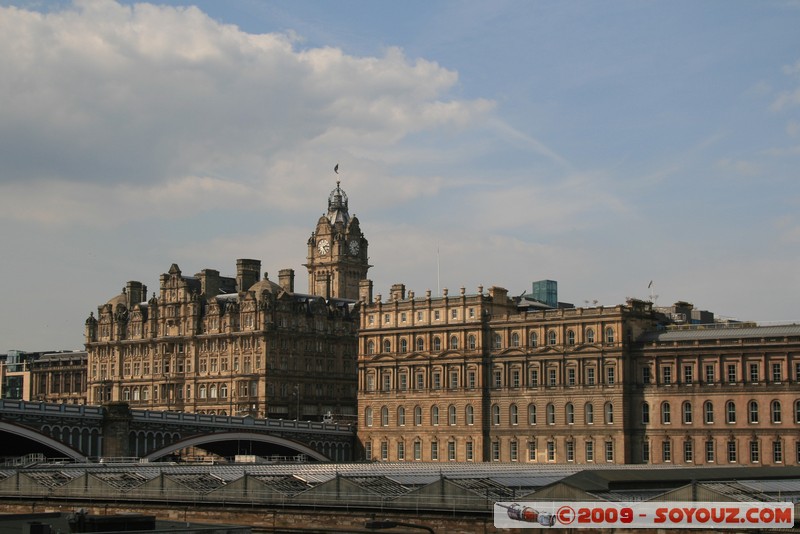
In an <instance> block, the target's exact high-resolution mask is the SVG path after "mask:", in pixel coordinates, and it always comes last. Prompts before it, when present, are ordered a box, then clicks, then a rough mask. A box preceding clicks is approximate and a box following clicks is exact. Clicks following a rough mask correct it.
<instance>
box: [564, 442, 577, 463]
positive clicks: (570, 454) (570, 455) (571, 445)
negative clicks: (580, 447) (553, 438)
mask: <svg viewBox="0 0 800 534" xmlns="http://www.w3.org/2000/svg"><path fill="white" fill-rule="evenodd" d="M566 445H567V461H568V462H574V461H575V442H574V441H567V443H566Z"/></svg>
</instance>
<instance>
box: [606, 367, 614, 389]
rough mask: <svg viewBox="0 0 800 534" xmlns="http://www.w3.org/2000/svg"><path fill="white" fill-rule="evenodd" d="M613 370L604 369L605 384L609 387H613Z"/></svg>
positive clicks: (611, 368) (609, 368) (610, 368)
mask: <svg viewBox="0 0 800 534" xmlns="http://www.w3.org/2000/svg"><path fill="white" fill-rule="evenodd" d="M614 374H615V373H614V368H613V367H606V384H608V385H609V386H612V385H614Z"/></svg>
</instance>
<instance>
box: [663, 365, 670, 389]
mask: <svg viewBox="0 0 800 534" xmlns="http://www.w3.org/2000/svg"><path fill="white" fill-rule="evenodd" d="M661 383H662V384H664V385H669V384H672V367H662V368H661Z"/></svg>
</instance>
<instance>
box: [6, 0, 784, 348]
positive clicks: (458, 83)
mask: <svg viewBox="0 0 800 534" xmlns="http://www.w3.org/2000/svg"><path fill="white" fill-rule="evenodd" d="M797 28H800V1H797V0H764V1H761V2H751V1H743V0H704V1H699V2H698V1H688V0H678V1H670V2H667V1H639V0H636V1H622V0H616V1H609V2H595V1H570V2H562V1H545V0H542V1H536V2H529V1H521V0H520V1H503V0H500V1H495V2H482V1H473V0H464V1H430V0H425V1H416V0H410V1H406V2H371V1H352V0H349V1H348V0H345V1H341V2H328V1H306V2H290V1H268V0H230V1H226V2H219V1H216V0H213V1H212V0H206V1H201V0H196V1H194V2H192V1H190V0H187V1H184V0H170V1H164V2H158V3H134V2H127V1H119V2H117V1H112V0H74V1H66V0H64V1H37V0H30V1H25V0H0V50H2V54H0V73H2V75H0V267H1V269H2V271H0V272H1V273H2V276H0V280H1V281H0V290H2V295H3V300H4V304H5V305H4V306H3V307H2V311H1V312H0V314H1V315H0V352H4V351H5V350H9V349H19V350H25V351H44V350H63V349H82V348H83V342H84V338H83V328H84V321H85V320H86V318H87V317H88V316H89V314H90V312H94V313H95V314H96V313H97V307H98V306H99V305H102V304H104V303H105V302H106V301H108V300H109V299H110V298H112V297H114V296H115V295H118V294H119V293H120V292H121V290H122V288H123V287H124V285H125V283H126V282H127V281H129V280H138V281H141V282H143V283H144V284H146V285H147V286H148V290H149V292H151V293H152V292H154V291H156V292H157V291H158V277H159V275H161V274H162V273H166V272H167V271H168V270H169V268H170V265H171V264H172V263H177V264H178V265H179V266H180V268H181V270H182V271H183V273H184V274H187V275H192V274H194V273H197V272H199V271H201V270H202V269H205V268H210V269H217V270H219V271H220V272H221V274H223V275H226V276H234V275H235V270H236V259H238V258H253V259H258V260H261V262H262V270H263V271H266V272H269V273H270V278H271V279H272V280H277V272H278V270H280V269H283V268H293V269H295V272H296V286H295V288H296V290H297V291H299V292H305V291H307V275H306V272H305V268H304V267H303V266H302V264H303V263H304V262H305V260H306V254H307V245H306V242H307V240H308V238H309V236H310V234H311V232H312V231H313V230H314V228H315V225H316V221H317V219H318V218H319V217H320V216H321V215H322V213H323V212H325V211H326V209H327V198H328V195H329V193H330V192H331V190H332V189H333V188H334V187H335V186H336V180H341V186H342V188H343V189H344V190H345V191H346V193H347V195H348V196H349V200H350V204H349V206H350V213H351V215H352V214H355V215H357V216H358V218H359V220H360V222H361V228H362V230H363V232H364V234H365V236H366V238H367V239H368V241H369V255H370V263H371V264H372V265H373V267H372V268H371V269H370V272H369V277H370V278H371V279H372V280H373V282H374V288H375V289H374V291H375V293H376V294H378V293H380V294H383V295H384V296H385V295H388V294H389V288H390V286H391V285H392V284H394V283H405V284H406V287H407V289H409V290H412V291H415V292H416V293H417V294H424V291H425V290H426V289H431V290H432V291H433V293H434V294H437V293H438V292H440V291H441V290H442V289H444V288H449V289H450V291H451V292H456V291H458V290H459V288H461V287H465V288H466V290H467V293H476V292H477V288H478V286H481V285H482V286H484V287H485V288H489V287H490V286H501V287H504V288H506V289H508V290H509V293H510V294H511V295H520V294H522V293H524V292H526V291H528V292H529V291H530V290H531V283H532V282H533V281H535V280H541V279H551V280H557V281H558V290H559V300H561V301H566V302H571V303H574V304H576V305H579V306H584V305H587V304H588V305H594V304H597V305H604V306H612V305H616V304H621V303H624V302H625V301H626V299H628V298H643V299H650V298H654V299H655V302H656V304H657V305H663V306H666V305H670V304H671V303H673V302H675V301H678V300H685V301H689V302H691V303H693V304H694V305H695V306H696V307H697V308H700V309H704V310H710V311H712V312H714V313H715V314H716V315H717V316H721V317H731V318H736V319H741V320H754V321H758V322H761V323H770V322H790V321H791V322H794V321H798V320H800V309H799V308H798V305H797V302H798V300H800V179H799V178H800V31H798V30H797ZM337 163H338V164H339V174H338V175H337V174H335V173H334V172H333V169H334V166H335V165H336V164H337ZM651 282H652V284H651ZM648 286H650V287H648Z"/></svg>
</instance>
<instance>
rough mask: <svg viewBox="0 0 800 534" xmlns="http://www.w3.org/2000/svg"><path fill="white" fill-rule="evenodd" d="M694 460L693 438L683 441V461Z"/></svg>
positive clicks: (687, 462)
mask: <svg viewBox="0 0 800 534" xmlns="http://www.w3.org/2000/svg"><path fill="white" fill-rule="evenodd" d="M692 462H694V443H692V441H691V440H686V441H684V442H683V463H685V464H690V463H692Z"/></svg>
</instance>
